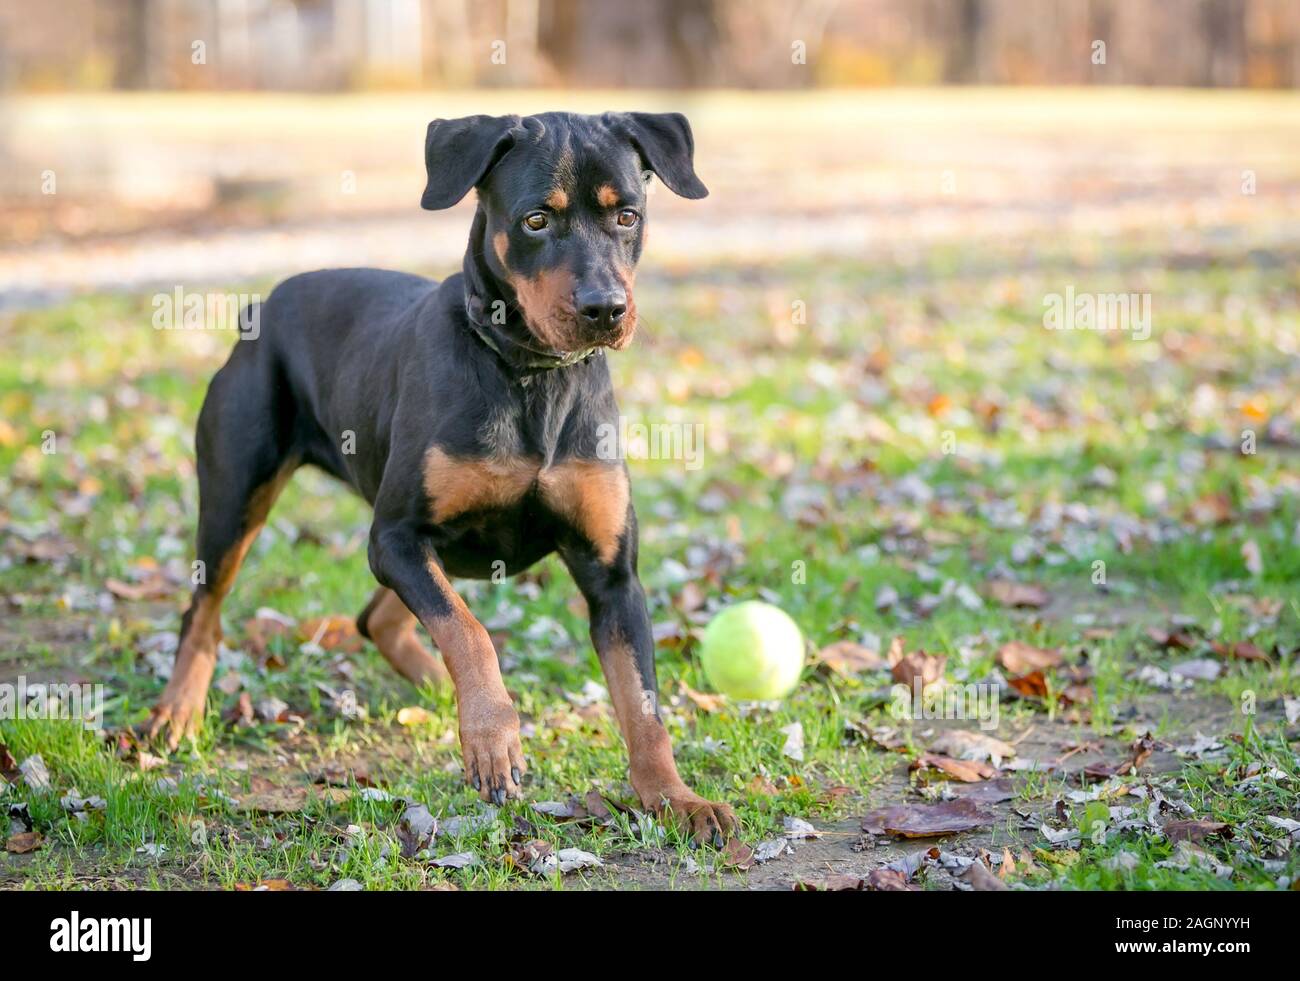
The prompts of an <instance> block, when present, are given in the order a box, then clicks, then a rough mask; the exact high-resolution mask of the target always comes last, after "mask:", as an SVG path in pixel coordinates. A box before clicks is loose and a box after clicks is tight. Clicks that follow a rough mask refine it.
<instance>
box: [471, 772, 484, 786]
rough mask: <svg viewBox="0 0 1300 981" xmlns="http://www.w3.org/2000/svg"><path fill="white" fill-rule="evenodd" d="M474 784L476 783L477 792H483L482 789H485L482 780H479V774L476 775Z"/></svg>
mask: <svg viewBox="0 0 1300 981" xmlns="http://www.w3.org/2000/svg"><path fill="white" fill-rule="evenodd" d="M473 782H474V789H475V790H482V789H483V781H482V780H480V779H479V778H478V774H477V773H476V774H474V781H473Z"/></svg>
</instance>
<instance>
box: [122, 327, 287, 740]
mask: <svg viewBox="0 0 1300 981" xmlns="http://www.w3.org/2000/svg"><path fill="white" fill-rule="evenodd" d="M265 343H266V342H265V340H261V341H240V342H239V343H237V344H236V345H235V350H234V352H233V353H232V354H231V356H230V360H229V361H227V362H226V364H225V366H224V367H223V368H222V369H221V370H220V371H218V372H217V374H216V375H215V376H214V377H213V379H212V384H211V385H209V386H208V394H207V398H206V399H204V402H203V409H202V411H201V412H200V413H199V425H198V432H197V434H196V438H195V445H196V448H197V451H198V453H197V456H198V477H199V529H198V551H197V558H198V562H199V564H198V565H197V566H196V569H195V572H196V576H195V578H196V586H195V589H194V594H193V596H192V598H191V602H190V607H189V609H188V610H187V611H186V612H185V616H184V618H183V619H182V621H181V632H180V642H179V644H178V646H177V649H176V663H175V665H174V666H173V668H172V676H171V680H170V681H168V683H167V687H166V688H165V689H164V690H163V693H162V696H161V697H160V698H159V700H158V703H157V705H155V706H154V709H153V714H152V716H151V717H150V720H149V726H148V733H149V736H150V737H151V738H152V737H155V736H157V735H159V734H160V733H161V732H162V731H163V730H164V728H166V729H167V730H168V734H167V741H168V744H169V745H170V746H171V747H172V748H173V749H174V748H176V746H177V745H178V744H179V743H180V740H181V738H182V736H185V735H192V734H194V733H195V732H196V731H197V730H198V727H199V724H200V722H201V721H202V718H203V710H204V706H205V703H206V701H207V694H208V684H209V683H210V682H211V680H212V672H213V669H214V668H215V667H216V660H217V647H218V644H219V643H220V641H221V601H222V600H223V599H225V597H226V594H227V593H229V592H230V589H231V587H232V586H233V585H234V582H235V575H236V574H237V573H238V572H239V567H240V565H241V564H242V563H243V561H244V556H245V555H247V553H248V549H249V547H250V546H251V545H252V544H253V540H254V539H255V538H256V537H257V533H258V532H259V531H261V529H262V526H263V525H264V524H265V523H266V517H267V514H268V513H269V512H270V510H271V505H272V504H273V503H274V502H275V499H276V497H278V496H279V494H280V491H281V490H282V489H283V487H284V485H285V483H286V482H287V481H288V479H289V477H290V475H291V474H292V473H293V471H294V470H295V469H296V466H297V459H296V457H295V456H294V454H293V451H292V445H291V443H292V437H291V433H292V426H293V419H292V409H291V408H290V409H288V410H287V411H286V409H285V406H284V405H283V404H281V403H282V400H284V399H286V396H284V395H282V394H279V393H280V392H282V391H283V387H282V386H281V385H278V384H277V379H276V377H275V369H274V366H273V364H272V363H271V360H270V355H269V352H268V351H265V350H257V345H258V344H265Z"/></svg>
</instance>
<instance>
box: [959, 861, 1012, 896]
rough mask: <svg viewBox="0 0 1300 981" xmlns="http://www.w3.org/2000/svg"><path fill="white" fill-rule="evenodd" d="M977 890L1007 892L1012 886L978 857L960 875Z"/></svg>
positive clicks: (960, 877)
mask: <svg viewBox="0 0 1300 981" xmlns="http://www.w3.org/2000/svg"><path fill="white" fill-rule="evenodd" d="M958 878H959V879H961V880H962V881H963V882H965V883H966V884H967V885H969V886H970V887H971V888H972V889H974V890H975V891H976V892H1006V891H1007V890H1008V889H1010V888H1011V887H1010V886H1008V885H1007V884H1006V883H1005V882H1003V881H1002V880H1001V879H999V878H998V877H997V876H995V875H994V874H993V873H992V872H990V871H989V870H988V868H987V867H986V866H985V865H984V863H983V862H981V861H980V860H978V859H976V860H975V861H974V862H971V863H970V865H969V866H967V868H966V871H965V872H963V873H962V874H961V875H960V876H958Z"/></svg>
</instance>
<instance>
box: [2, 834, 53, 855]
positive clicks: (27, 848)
mask: <svg viewBox="0 0 1300 981" xmlns="http://www.w3.org/2000/svg"><path fill="white" fill-rule="evenodd" d="M44 840H45V839H43V838H42V837H41V833H40V832H39V831H20V832H19V833H18V834H16V835H10V836H9V840H8V841H6V842H5V851H7V852H8V853H9V854H10V855H26V854H27V853H28V852H34V851H36V849H38V848H40V847H41V843H42V842H43V841H44Z"/></svg>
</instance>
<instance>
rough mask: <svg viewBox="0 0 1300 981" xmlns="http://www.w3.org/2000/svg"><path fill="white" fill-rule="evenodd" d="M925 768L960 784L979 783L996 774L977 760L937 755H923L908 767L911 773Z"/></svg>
mask: <svg viewBox="0 0 1300 981" xmlns="http://www.w3.org/2000/svg"><path fill="white" fill-rule="evenodd" d="M927 768H930V769H935V770H939V771H940V772H942V773H946V774H947V775H948V776H950V777H952V778H953V779H954V780H960V781H961V782H962V783H979V782H980V781H981V780H988V779H989V778H990V777H992V776H995V775H996V774H997V772H998V771H997V770H995V769H993V767H991V766H989V764H987V763H984V762H982V761H979V760H955V759H953V758H952V757H951V756H942V755H940V754H938V753H923V754H922V755H920V756H918V757H917V758H916V760H914V761H913V762H912V765H911V766H910V767H908V769H909V770H911V771H913V772H915V771H916V770H924V769H927Z"/></svg>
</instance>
